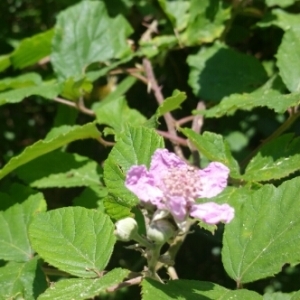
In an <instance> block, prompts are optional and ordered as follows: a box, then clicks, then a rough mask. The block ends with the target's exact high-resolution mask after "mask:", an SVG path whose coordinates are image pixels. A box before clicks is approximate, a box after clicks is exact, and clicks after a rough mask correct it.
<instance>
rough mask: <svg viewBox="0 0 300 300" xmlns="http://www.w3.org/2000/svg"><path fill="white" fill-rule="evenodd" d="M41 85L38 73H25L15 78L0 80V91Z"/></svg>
mask: <svg viewBox="0 0 300 300" xmlns="http://www.w3.org/2000/svg"><path fill="white" fill-rule="evenodd" d="M41 83H42V77H41V76H40V75H39V74H38V73H26V74H24V75H20V76H17V77H6V78H5V79H2V80H0V91H4V90H10V89H19V88H24V87H29V86H36V85H40V84H41Z"/></svg>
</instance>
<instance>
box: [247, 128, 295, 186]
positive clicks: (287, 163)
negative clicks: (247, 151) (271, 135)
mask: <svg viewBox="0 0 300 300" xmlns="http://www.w3.org/2000/svg"><path fill="white" fill-rule="evenodd" d="M299 149H300V138H295V137H294V135H293V134H285V135H283V136H280V137H279V138H277V139H275V140H273V141H271V142H270V143H268V144H266V145H264V146H263V147H262V148H261V149H260V150H259V152H258V153H257V154H256V155H255V157H253V158H252V159H251V161H250V163H249V164H248V166H247V168H246V171H245V174H244V175H243V176H242V179H244V180H246V181H256V182H257V181H268V180H273V179H280V178H283V177H286V176H288V175H290V174H292V173H294V172H296V171H297V170H300V153H299Z"/></svg>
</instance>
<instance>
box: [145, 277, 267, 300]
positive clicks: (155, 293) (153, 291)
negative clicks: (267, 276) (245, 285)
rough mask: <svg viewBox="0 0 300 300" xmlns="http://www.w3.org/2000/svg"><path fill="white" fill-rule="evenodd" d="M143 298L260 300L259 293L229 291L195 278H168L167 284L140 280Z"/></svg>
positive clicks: (166, 299)
mask: <svg viewBox="0 0 300 300" xmlns="http://www.w3.org/2000/svg"><path fill="white" fill-rule="evenodd" d="M142 295H143V300H153V299H159V300H169V299H178V300H207V299H214V300H229V299H243V300H262V296H260V295H259V294H257V293H255V292H253V291H248V290H238V291H231V290H228V289H226V288H224V287H222V286H220V285H217V284H215V283H212V282H205V281H196V280H170V281H169V282H168V283H167V284H162V283H160V282H157V281H154V280H152V279H144V280H143V282H142Z"/></svg>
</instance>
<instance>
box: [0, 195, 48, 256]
mask: <svg viewBox="0 0 300 300" xmlns="http://www.w3.org/2000/svg"><path fill="white" fill-rule="evenodd" d="M45 210H46V202H45V200H44V197H43V195H42V194H41V193H38V194H35V195H31V196H29V197H28V199H27V200H25V201H24V202H22V203H16V204H14V205H13V206H11V207H9V208H8V209H7V210H6V211H1V212H0V228H1V235H0V259H4V260H13V261H17V262H25V261H28V260H30V259H31V258H32V257H33V253H34V251H33V249H32V247H31V245H30V242H29V239H28V226H29V224H30V223H31V221H32V220H33V218H34V216H35V215H36V214H37V213H38V212H41V211H45Z"/></svg>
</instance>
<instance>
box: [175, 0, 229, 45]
mask: <svg viewBox="0 0 300 300" xmlns="http://www.w3.org/2000/svg"><path fill="white" fill-rule="evenodd" d="M230 17H231V7H230V6H229V5H226V4H225V3H224V2H223V1H220V0H202V1H198V0H192V1H191V4H190V13H189V21H188V27H187V30H186V32H185V33H184V34H183V35H182V38H181V40H183V43H184V44H186V45H195V44H202V43H211V42H212V41H214V40H215V39H216V38H218V37H220V36H221V35H222V33H223V31H224V29H225V22H226V21H227V20H229V19H230Z"/></svg>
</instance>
